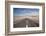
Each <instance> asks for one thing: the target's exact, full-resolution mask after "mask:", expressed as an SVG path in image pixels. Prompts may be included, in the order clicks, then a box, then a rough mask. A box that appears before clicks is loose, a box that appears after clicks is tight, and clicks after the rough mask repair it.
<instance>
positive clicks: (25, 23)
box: [14, 18, 39, 28]
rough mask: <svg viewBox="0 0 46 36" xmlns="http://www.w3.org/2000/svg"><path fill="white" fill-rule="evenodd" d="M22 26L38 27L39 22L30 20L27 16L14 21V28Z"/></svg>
mask: <svg viewBox="0 0 46 36" xmlns="http://www.w3.org/2000/svg"><path fill="white" fill-rule="evenodd" d="M19 27H20V28H22V27H39V23H37V22H35V21H33V20H30V19H28V18H25V19H22V20H20V21H19V22H17V23H15V22H14V28H19Z"/></svg>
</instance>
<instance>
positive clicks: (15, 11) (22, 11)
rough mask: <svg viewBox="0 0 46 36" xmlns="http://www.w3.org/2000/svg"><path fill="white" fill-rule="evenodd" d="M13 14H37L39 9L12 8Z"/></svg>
mask: <svg viewBox="0 0 46 36" xmlns="http://www.w3.org/2000/svg"><path fill="white" fill-rule="evenodd" d="M13 15H14V16H32V15H39V9H37V8H34V9H32V8H13Z"/></svg>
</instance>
